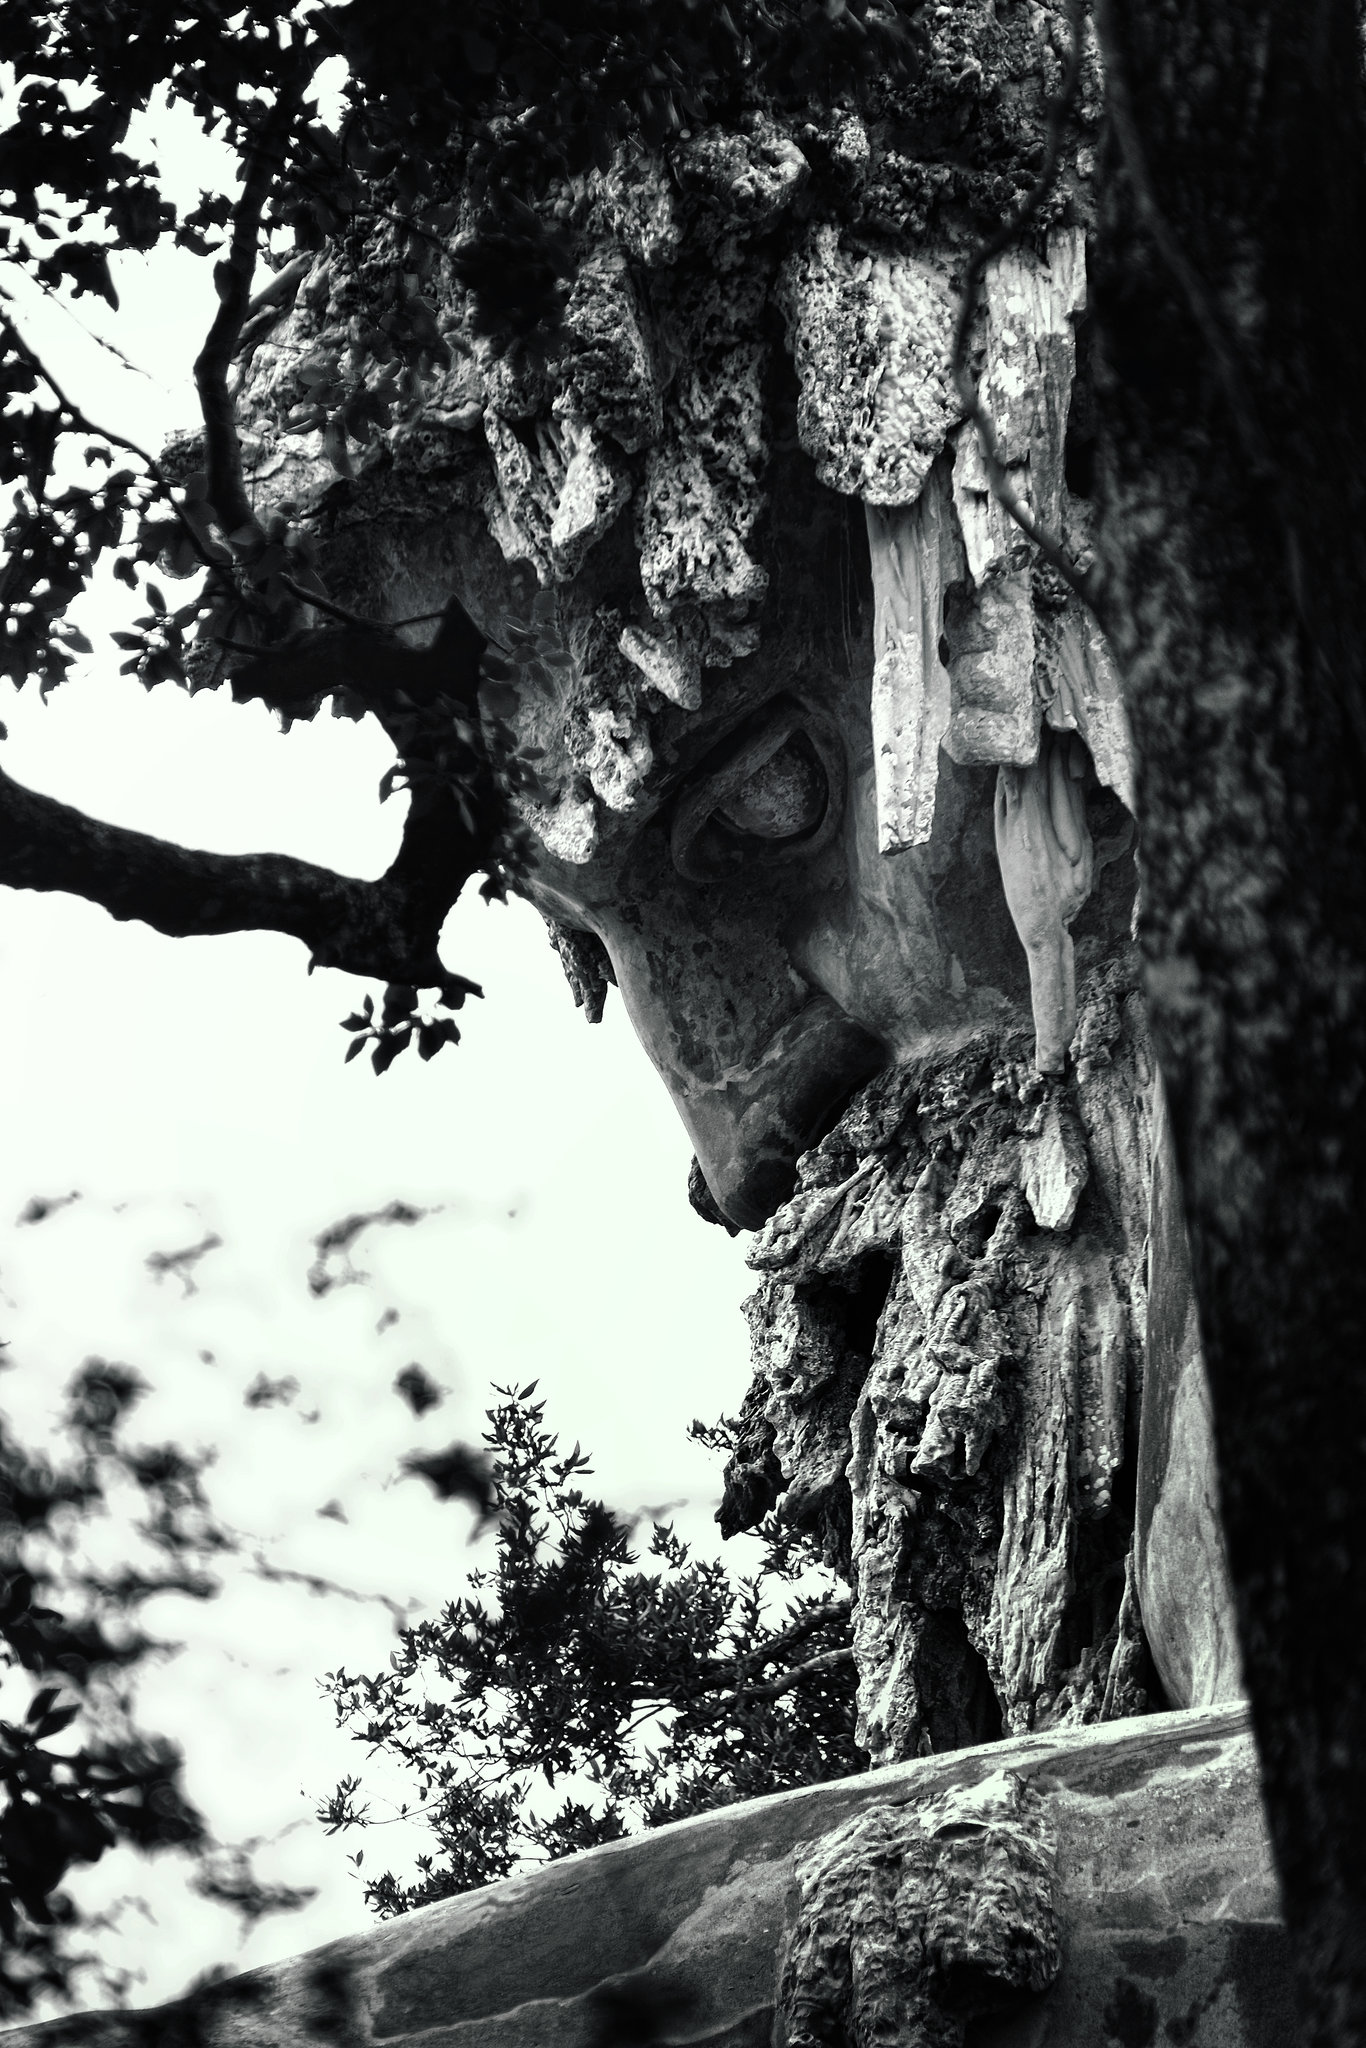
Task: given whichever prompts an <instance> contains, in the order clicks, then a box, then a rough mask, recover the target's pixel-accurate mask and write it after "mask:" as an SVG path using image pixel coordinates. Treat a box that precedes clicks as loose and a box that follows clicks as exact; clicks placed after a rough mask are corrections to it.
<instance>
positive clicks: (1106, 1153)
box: [725, 968, 1160, 1763]
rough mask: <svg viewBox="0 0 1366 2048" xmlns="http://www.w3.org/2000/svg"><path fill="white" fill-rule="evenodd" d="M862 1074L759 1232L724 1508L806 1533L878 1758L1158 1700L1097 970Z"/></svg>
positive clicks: (1121, 1002)
mask: <svg viewBox="0 0 1366 2048" xmlns="http://www.w3.org/2000/svg"><path fill="white" fill-rule="evenodd" d="M1076 1050H1077V1055H1078V1057H1077V1060H1076V1064H1075V1068H1074V1071H1073V1072H1072V1073H1071V1074H1070V1075H1068V1076H1067V1077H1062V1076H1043V1075H1040V1074H1039V1073H1038V1072H1037V1071H1036V1070H1035V1068H1034V1065H1033V1061H1032V1058H1031V1046H1030V1041H1029V1038H1028V1034H1027V1032H1025V1031H1024V1030H1023V1029H1022V1028H1020V1027H1019V1026H1018V1025H1017V1026H1014V1027H1012V1028H1007V1029H1003V1030H1000V1031H981V1032H978V1033H975V1034H973V1035H972V1036H971V1037H970V1038H969V1039H968V1041H967V1042H966V1043H965V1044H963V1045H960V1046H958V1047H957V1048H955V1049H954V1050H953V1051H951V1052H949V1053H943V1052H939V1053H936V1054H934V1055H933V1056H931V1057H928V1058H926V1059H925V1060H923V1061H914V1060H912V1061H909V1062H907V1063H905V1064H903V1065H899V1066H896V1067H893V1068H890V1069H888V1070H887V1071H886V1072H885V1073H883V1074H882V1075H879V1076H878V1078H877V1079H876V1080H875V1081H873V1082H872V1083H871V1084H870V1085H869V1086H868V1088H866V1089H865V1090H864V1091H863V1093H862V1095H861V1096H860V1097H859V1098H858V1099H857V1101H856V1102H855V1103H854V1104H853V1106H852V1107H851V1108H850V1109H849V1110H848V1111H847V1112H846V1114H845V1115H844V1117H843V1118H842V1119H841V1121H840V1123H839V1124H838V1125H837V1126H836V1128H835V1129H834V1130H833V1131H832V1132H831V1133H830V1135H829V1136H828V1137H827V1138H826V1139H824V1140H823V1141H822V1143H821V1144H820V1145H818V1146H817V1147H816V1148H815V1150H814V1151H813V1152H811V1153H809V1154H808V1155H807V1157H806V1158H805V1160H804V1161H803V1163H802V1167H801V1173H800V1186H799V1188H798V1191H797V1193H796V1194H795V1195H794V1196H793V1198H792V1200H791V1201H790V1202H788V1203H787V1204H786V1205H785V1207H783V1208H782V1209H780V1210H779V1211H778V1213H777V1214H776V1215H775V1216H774V1217H773V1219H772V1221H771V1222H770V1223H769V1224H768V1226H767V1228H766V1229H765V1230H764V1231H763V1232H762V1233H761V1234H760V1235H759V1237H758V1239H757V1240H756V1242H755V1245H754V1247H753V1249H752V1251H751V1252H750V1255H749V1262H750V1264H751V1265H752V1266H753V1267H754V1268H755V1269H756V1270H757V1271H758V1272H759V1273H760V1274H761V1275H762V1276H763V1278H762V1281H761V1284H760V1287H759V1290H758V1293H757V1294H756V1295H755V1296H754V1297H753V1299H752V1300H751V1302H750V1303H749V1305H748V1313H749V1318H750V1324H751V1330H752V1333H753V1350H754V1373H755V1379H754V1383H753V1386H752V1388H751V1392H750V1397H749V1401H748V1403H747V1408H746V1414H745V1418H744V1427H743V1433H742V1446H741V1449H740V1451H739V1453H738V1454H737V1457H736V1459H735V1461H734V1462H733V1465H732V1468H731V1471H730V1473H729V1474H728V1505H727V1510H726V1511H725V1512H726V1513H727V1516H728V1521H729V1525H730V1526H732V1527H739V1526H744V1525H746V1524H749V1523H752V1522H753V1521H754V1520H755V1519H757V1515H758V1514H759V1513H761V1512H762V1511H763V1509H764V1508H765V1507H767V1506H769V1505H771V1504H772V1502H773V1501H774V1500H775V1499H777V1500H778V1501H779V1504H780V1509H781V1512H782V1513H783V1514H784V1515H787V1516H790V1517H792V1519H793V1520H794V1521H796V1522H797V1523H799V1524H804V1525H806V1526H807V1527H811V1528H817V1529H819V1530H821V1531H822V1532H823V1534H824V1537H825V1547H826V1555H827V1558H828V1559H829V1561H830V1562H831V1563H833V1564H837V1565H839V1566H840V1567H841V1568H842V1569H844V1570H845V1571H846V1572H847V1573H849V1575H850V1576H851V1578H852V1581H853V1584H854V1587H855V1590H856V1600H855V1607H854V1614H855V1654H856V1658H857V1663H858V1670H859V1741H860V1743H862V1744H863V1745H864V1746H866V1747H867V1749H868V1751H869V1753H870V1755H871V1757H872V1759H873V1761H874V1762H875V1763H878V1762H888V1761H892V1760H894V1759H898V1758H901V1757H907V1756H914V1755H917V1754H923V1753H925V1752H927V1751H930V1750H940V1749H946V1748H954V1747H957V1746H959V1745H960V1744H962V1743H965V1742H973V1741H982V1740H985V1739H987V1738H988V1737H990V1736H992V1735H994V1734H998V1733H1001V1732H1005V1733H1011V1734H1014V1733H1021V1732H1023V1731H1025V1730H1028V1729H1035V1728H1048V1727H1056V1726H1059V1725H1065V1724H1069V1723H1081V1722H1087V1721H1093V1720H1098V1719H1101V1718H1108V1717H1110V1716H1112V1715H1118V1714H1125V1713H1134V1712H1141V1711H1143V1710H1144V1708H1145V1707H1147V1706H1148V1705H1150V1704H1159V1703H1160V1702H1159V1701H1156V1700H1152V1699H1150V1698H1149V1695H1148V1691H1147V1690H1146V1688H1147V1687H1150V1686H1151V1685H1152V1682H1153V1681H1152V1679H1151V1676H1150V1674H1149V1671H1148V1667H1147V1663H1146V1658H1145V1656H1144V1653H1143V1647H1142V1641H1141V1637H1140V1635H1139V1633H1138V1629H1137V1624H1136V1621H1135V1619H1134V1611H1133V1602H1132V1600H1131V1599H1130V1600H1127V1601H1126V1597H1125V1595H1126V1586H1127V1584H1128V1579H1129V1577H1130V1575H1131V1574H1130V1568H1129V1567H1128V1564H1127V1560H1128V1555H1129V1550H1130V1544H1131V1538H1132V1532H1133V1520H1134V1500H1133V1469H1134V1460H1135V1452H1136V1439H1137V1426H1138V1413H1139V1397H1140V1390H1141V1375H1142V1357H1143V1333H1144V1327H1145V1317H1146V1294H1145V1273H1144V1250H1145V1238H1146V1231H1147V1187H1148V1171H1149V1169H1148V1158H1149V1147H1150V1129H1149V1122H1150V1110H1149V1104H1150V1099H1151V1092H1150V1091H1151V1079H1152V1069H1151V1061H1150V1053H1149V1048H1148V1041H1147V1036H1146V1032H1145V1029H1144V1025H1143V1020H1142V1012H1141V1007H1140V1004H1139V1001H1138V998H1137V996H1136V995H1135V994H1134V993H1133V991H1132V990H1131V989H1130V988H1129V987H1128V986H1127V985H1126V982H1125V978H1124V975H1123V973H1122V972H1121V971H1120V970H1119V969H1117V968H1111V969H1109V970H1105V971H1102V972H1100V973H1098V974H1096V975H1095V976H1093V978H1092V979H1091V981H1090V982H1089V984H1087V985H1086V986H1085V987H1084V989H1083V994H1082V1000H1081V1005H1080V1023H1079V1029H1078V1036H1077V1041H1076Z"/></svg>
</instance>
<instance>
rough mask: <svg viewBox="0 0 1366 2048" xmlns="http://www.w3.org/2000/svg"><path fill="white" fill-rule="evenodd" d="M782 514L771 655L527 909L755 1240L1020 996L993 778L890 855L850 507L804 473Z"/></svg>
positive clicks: (708, 712) (543, 867)
mask: <svg viewBox="0 0 1366 2048" xmlns="http://www.w3.org/2000/svg"><path fill="white" fill-rule="evenodd" d="M795 481H796V480H795V479H794V484H795ZM774 503H775V506H782V507H785V508H786V517H785V518H783V517H782V515H781V514H779V515H775V524H776V523H778V521H779V519H781V520H782V525H783V526H784V527H785V529H786V530H785V531H779V532H778V533H775V535H774V536H773V539H772V540H771V541H770V544H769V547H768V548H767V549H766V551H765V559H766V560H767V561H768V562H769V563H770V564H771V565H774V567H773V572H772V573H773V581H772V584H771V587H770V591H769V595H768V599H767V603H766V605H765V607H764V614H763V620H764V639H763V643H762V645H761V647H760V649H759V651H758V652H757V653H756V654H755V655H753V656H751V657H750V658H749V659H748V660H746V661H744V662H742V663H738V664H736V666H735V667H734V668H733V669H732V670H729V671H722V672H720V673H719V674H718V675H717V676H716V677H715V678H713V679H711V681H710V685H709V688H708V692H707V694H706V695H705V696H704V706H703V709H702V710H701V711H700V712H697V713H693V714H691V715H690V716H689V717H688V719H687V722H686V728H685V733H684V737H683V739H682V740H681V741H680V744H679V747H678V749H677V752H676V755H675V757H674V758H673V760H672V762H671V764H670V766H669V768H668V769H667V771H666V772H665V773H663V774H661V775H660V776H659V777H658V779H657V781H656V783H655V784H654V785H653V786H652V787H651V789H650V791H649V795H648V797H647V801H646V803H645V804H644V805H642V806H641V807H640V808H638V809H637V810H636V811H635V812H633V813H632V814H631V815H630V816H629V818H621V819H617V820H614V821H612V825H611V828H610V831H609V832H608V833H607V834H605V835H604V839H603V842H602V844H601V846H600V848H599V851H598V852H597V853H596V854H595V855H594V857H593V858H592V860H590V861H589V862H587V863H585V864H583V865H581V866H580V865H574V864H571V863H569V862H567V861H563V860H556V859H554V858H552V857H551V856H550V855H548V854H545V855H543V856H542V857H541V858H540V860H539V861H538V864H537V872H536V878H535V883H534V888H533V894H534V896H535V898H536V900H537V902H538V903H539V905H540V906H541V907H542V908H543V909H544V910H545V911H546V912H547V913H548V914H549V915H551V916H553V917H555V918H557V919H559V920H561V921H562V922H564V923H567V924H570V925H574V926H578V927H580V928H583V929H587V930H589V931H592V932H594V933H595V934H596V935H597V936H598V938H599V939H600V940H601V941H602V943H603V945H604V946H605V947H606V949H607V952H608V955H609V957H610V959H611V962H612V966H613V969H614V971H615V974H616V978H617V983H618V986H619V988H620V990H621V996H622V1000H623V1001H624V1003H625V1005H626V1009H627V1012H628V1014H629V1016H630V1018H631V1022H632V1024H633V1026H634V1028H635V1030H636V1032H637V1035H638V1036H639V1038H640V1040H641V1042H642V1044H643V1045H644V1046H645V1048H646V1050H647V1052H648V1053H649V1055H650V1057H651V1059H652V1060H653V1061H654V1063H655V1065H656V1067H657V1068H658V1069H659V1072H660V1074H661V1076H662V1077H663V1079H664V1081H665V1084H666V1085H667V1087H668V1088H669V1091H670V1093H671V1095H672V1097H673V1099H674V1102H675V1104H676V1106H677V1108H678V1111H679V1114H680V1115H681V1117H682V1119H683V1122H684V1124H685V1126H686V1127H687V1130H688V1133H689V1136H690V1137H691V1139H692V1143H693V1146H694V1149H695V1151H696V1153H697V1156H698V1159H699V1161H700V1162H701V1166H702V1170H703V1172H704V1174H705V1176H706V1179H707V1183H708V1186H709V1187H710V1189H711V1192H712V1195H713V1196H714V1198H715V1200H716V1202H717V1203H718V1204H719V1206H720V1207H721V1209H722V1210H723V1211H724V1212H725V1214H726V1215H727V1216H728V1217H729V1218H730V1220H731V1221H732V1222H734V1223H736V1224H739V1225H741V1226H743V1227H747V1228H750V1229H753V1228H757V1227H758V1226H759V1225H760V1224H762V1223H763V1222H764V1221H765V1219H766V1218H767V1217H768V1216H769V1215H771V1214H772V1212H773V1210H774V1209H775V1208H776V1207H777V1206H778V1204H779V1203H780V1202H782V1201H783V1200H785V1199H786V1197H787V1196H788V1195H789V1194H790V1193H791V1191H792V1187H793V1181H794V1173H795V1167H796V1162H797V1159H798V1158H799V1156H800V1155H801V1153H802V1152H803V1151H804V1150H806V1149H807V1147H808V1146H809V1145H811V1144H812V1143H813V1142H814V1141H815V1140H816V1139H817V1138H818V1137H819V1136H821V1135H822V1134H823V1132H824V1131H825V1130H826V1129H828V1128H829V1126H830V1125H831V1124H832V1123H833V1122H834V1121H835V1119H836V1117H837V1116H838V1114H839V1112H840V1110H841V1109H842V1108H843V1106H844V1105H845V1103H846V1102H847V1101H848V1098H849V1096H850V1094H851V1093H852V1092H853V1091H854V1090H855V1089H856V1088H857V1087H858V1086H859V1085H860V1084H861V1083H862V1082H864V1081H865V1080H866V1079H867V1078H868V1077H869V1075H870V1074H872V1073H873V1072H874V1071H876V1069H877V1068H879V1067H880V1066H882V1065H883V1064H884V1063H885V1062H887V1061H888V1060H889V1059H895V1058H904V1057H906V1056H907V1055H908V1054H911V1053H914V1052H916V1051H918V1050H921V1049H923V1048H924V1047H925V1046H926V1045H927V1044H928V1043H929V1042H931V1041H934V1040H945V1039H947V1038H951V1037H952V1036H954V1035H956V1034H958V1033H961V1032H964V1031H966V1030H968V1029H970V1028H971V1027H972V1025H973V1024H974V1023H976V1022H978V1021H980V1020H981V1019H982V1018H983V1017H984V1016H985V1015H989V1014H993V1013H999V1010H1000V1008H1001V1006H1002V1005H1003V1004H1004V1003H1006V1002H1018V1001H1020V1000H1022V999H1024V998H1025V996H1026V995H1027V977H1026V973H1025V964H1024V957H1023V954H1022V952H1021V950H1020V946H1019V942H1018V940H1017V939H1016V937H1015V934H1014V931H1013V929H1012V927H1011V925H1010V921H1009V916H1008V913H1007V911H1006V908H1005V904H1004V901H1003V898H1002V895H1001V885H1000V879H999V873H998V870H997V864H996V857H995V852H994V848H993V842H992V792H993V788H994V784H995V770H994V769H957V768H955V767H954V766H953V764H952V763H950V762H948V761H947V760H944V761H943V762H942V764H941V778H940V786H939V795H938V800H937V807H936V814H935V827H934V833H933V836H932V838H931V839H930V841H929V843H928V844H927V845H925V846H923V847H917V848H913V849H911V850H909V851H906V852H902V853H898V854H895V855H892V856H884V855H882V854H880V853H879V852H878V850H877V841H876V829H875V807H874V789H873V754H872V738H871V733H870V728H869V711H868V704H869V688H870V679H871V675H872V665H873V657H872V635H871V594H870V587H869V576H868V568H867V543H866V540H865V539H864V536H863V516H862V511H861V508H860V507H858V506H857V505H855V506H850V505H848V503H847V501H844V500H841V499H838V498H836V497H835V496H834V494H833V493H830V492H826V491H823V490H822V489H821V487H820V486H819V485H817V484H816V483H815V481H814V479H813V478H812V477H811V474H810V471H809V469H805V470H804V473H802V474H801V476H800V488H794V489H793V490H792V491H790V492H788V493H786V494H784V493H781V492H778V491H775V492H774Z"/></svg>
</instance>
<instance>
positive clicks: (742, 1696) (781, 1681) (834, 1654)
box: [735, 1646, 854, 1701]
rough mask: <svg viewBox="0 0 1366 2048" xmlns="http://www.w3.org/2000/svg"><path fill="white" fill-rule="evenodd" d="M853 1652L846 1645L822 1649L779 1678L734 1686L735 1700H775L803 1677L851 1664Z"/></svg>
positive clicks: (810, 1676) (797, 1683) (798, 1683)
mask: <svg viewBox="0 0 1366 2048" xmlns="http://www.w3.org/2000/svg"><path fill="white" fill-rule="evenodd" d="M853 1661H854V1652H853V1650H852V1648H850V1647H848V1646H846V1647H845V1648H844V1649H842V1650H824V1651H822V1653H821V1655H820V1656H819V1657H812V1658H810V1659H809V1660H808V1661H807V1662H806V1663H805V1664H798V1665H795V1666H794V1667H793V1669H792V1670H791V1671H785V1672H784V1673H783V1675H782V1677H781V1678H770V1679H766V1680H765V1681H764V1683H763V1684H762V1685H738V1686H737V1687H736V1688H735V1697H736V1700H737V1701H741V1700H776V1699H780V1698H781V1697H782V1695H783V1694H784V1693H785V1692H791V1691H792V1689H793V1687H794V1686H798V1685H800V1684H801V1682H802V1680H803V1679H804V1678H817V1677H819V1676H820V1675H821V1674H822V1672H826V1671H837V1670H839V1668H840V1666H841V1665H844V1664H852V1663H853Z"/></svg>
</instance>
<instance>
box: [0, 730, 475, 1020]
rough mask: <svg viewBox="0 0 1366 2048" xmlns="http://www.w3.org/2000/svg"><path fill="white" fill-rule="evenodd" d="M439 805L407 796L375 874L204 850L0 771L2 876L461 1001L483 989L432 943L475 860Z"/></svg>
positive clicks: (172, 926) (168, 927)
mask: <svg viewBox="0 0 1366 2048" xmlns="http://www.w3.org/2000/svg"><path fill="white" fill-rule="evenodd" d="M476 856H477V848H476V846H475V842H474V839H473V837H472V836H471V835H468V834H464V833H463V832H462V829H461V826H460V823H459V820H458V819H456V818H453V817H452V816H451V815H450V813H449V812H448V811H447V810H446V808H445V807H444V806H442V807H436V808H435V809H434V808H433V807H430V806H429V807H426V808H424V807H422V806H420V805H419V804H418V803H416V802H414V804H413V805H412V807H411V810H410V813H409V818H408V822H407V824H406V825H405V827H404V835H403V845H402V847H401V849H400V852H399V854H398V856H397V859H396V860H395V862H394V865H393V866H392V867H391V868H390V869H389V871H388V873H387V874H385V875H382V876H381V877H380V879H379V880H378V881H377V882H364V881H359V880H357V879H356V878H354V877H352V876H349V875H339V874H336V873H334V872H333V870H332V869H330V868H322V867H315V866H314V865H313V863H312V862H311V861H304V860H296V859H294V858H293V857H292V856H291V855H288V854H281V853H246V854H223V853H205V852H200V851H197V850H195V849H193V848H190V847H184V846H176V845H173V844H172V843H171V842H170V841H168V840H164V839H155V838H153V837H152V836H151V835H150V834H148V833H145V832H134V831H130V830H128V829H127V828H125V827H124V826H121V825H109V824H105V823H103V822H102V821H101V820H99V819H96V818H89V817H87V816H86V815H85V813H84V812H82V811H78V810H75V809H73V808H72V806H71V805H69V804H64V803H59V802H58V801H57V800H56V799H55V798H54V797H48V796H41V795H39V794H38V793H37V792H36V791H33V790H29V789H25V788H24V787H23V786H22V785H21V784H20V783H17V782H15V781H13V780H12V779H11V778H10V777H9V776H8V775H6V774H5V773H4V772H3V770H0V883H4V884H6V885H8V887H10V888H12V889H41V890H48V889H58V890H63V891H65V892H67V893H68V894H70V895H74V896H81V897H84V898H85V900H86V901H87V902H89V903H98V904H99V905H100V906H101V907H102V908H103V909H105V910H107V911H108V912H109V914H110V916H111V917H117V918H125V919H126V918H136V919H138V920H140V921H141V922H142V923H143V924H149V925H151V926H152V928H153V930H155V931H159V932H165V933H167V934H168V936H170V937H172V938H186V937H192V936H203V935H210V934H218V933H222V932H239V931H277V932H285V933H287V934H288V936H289V937H291V938H295V939H299V940H301V941H302V943H303V944H304V945H306V946H307V947H308V949H309V954H310V956H311V959H312V962H313V964H314V965H315V966H318V967H340V968H342V969H343V970H344V971H345V972H347V973H349V974H363V975H369V976H373V977H374V978H375V979H377V980H380V981H385V982H402V983H411V984H413V985H414V986H415V987H418V988H438V989H440V991H441V995H442V999H443V1000H444V1001H445V1002H446V1003H447V1004H449V1005H450V1006H451V1007H452V1008H458V1007H459V1005H460V1004H461V1003H462V1002H463V1001H464V999H465V997H466V995H480V994H481V993H482V991H481V990H480V988H479V987H478V985H477V984H476V983H475V982H472V981H469V980H467V979H466V978H465V977H464V976H463V975H460V974H452V973H450V972H449V971H448V970H447V969H446V968H445V967H443V965H442V963H441V959H440V956H439V954H438V951H437V942H438V939H439V937H440V932H441V925H442V922H443V920H444V918H445V915H446V912H447V911H448V910H449V909H450V907H451V905H452V904H453V903H454V902H455V900H456V897H457V896H458V895H459V894H460V891H461V888H462V887H463V886H464V884H465V882H466V881H467V880H468V878H469V876H470V875H471V874H473V873H474V872H475V871H476V869H477V867H478V865H479V862H478V859H477V857H476Z"/></svg>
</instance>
